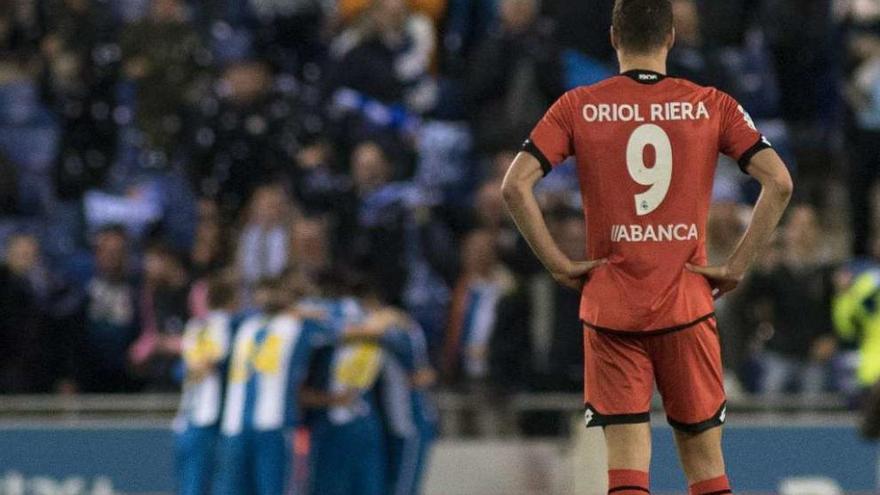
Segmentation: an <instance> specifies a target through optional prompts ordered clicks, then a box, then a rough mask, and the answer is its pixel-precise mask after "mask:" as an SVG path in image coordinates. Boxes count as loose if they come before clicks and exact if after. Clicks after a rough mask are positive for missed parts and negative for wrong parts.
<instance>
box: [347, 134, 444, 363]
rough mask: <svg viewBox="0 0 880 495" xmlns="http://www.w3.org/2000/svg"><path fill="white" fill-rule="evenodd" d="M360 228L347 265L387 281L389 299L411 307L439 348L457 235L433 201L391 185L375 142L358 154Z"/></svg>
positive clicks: (404, 185) (354, 170) (354, 161)
mask: <svg viewBox="0 0 880 495" xmlns="http://www.w3.org/2000/svg"><path fill="white" fill-rule="evenodd" d="M351 175H352V179H353V181H354V186H355V190H354V192H355V194H356V198H357V209H356V213H357V217H356V220H355V221H354V222H353V223H354V224H355V225H356V227H355V230H354V233H353V237H352V243H351V248H350V249H349V250H348V253H347V254H344V255H342V257H341V259H340V261H341V262H342V263H350V264H352V265H353V266H354V267H356V268H357V269H359V270H361V271H362V272H364V273H366V274H368V275H369V276H371V277H373V278H375V279H376V280H381V281H382V287H381V288H382V289H383V290H384V291H385V292H384V294H382V296H383V298H385V299H386V300H388V301H391V302H392V303H393V304H394V305H397V306H399V307H404V308H406V309H407V310H408V311H409V312H410V313H411V314H412V316H413V318H414V319H415V320H416V321H418V323H419V324H420V325H421V326H422V327H423V328H424V329H425V331H426V333H427V335H428V341H429V345H430V346H432V348H433V346H434V345H435V344H436V343H437V339H438V337H439V335H440V332H442V328H443V326H444V324H445V319H446V303H447V301H448V295H449V294H448V287H447V284H446V281H445V280H444V278H443V274H447V273H448V265H449V261H450V252H452V250H453V249H454V248H453V247H452V239H451V234H450V232H449V230H448V228H446V226H445V224H444V223H443V222H442V221H441V220H440V219H438V218H437V217H435V216H434V215H433V214H432V209H431V206H432V205H431V203H430V198H427V197H426V196H425V195H424V194H423V192H422V191H421V190H420V189H419V188H418V187H416V186H415V185H413V184H411V183H408V182H391V180H390V179H391V177H392V163H391V162H390V160H389V159H388V156H387V155H386V154H385V152H384V150H383V149H382V148H381V147H380V146H379V145H378V144H376V143H375V142H371V141H366V142H363V143H361V144H359V145H358V146H357V147H356V148H355V149H354V152H353V153H352V158H351Z"/></svg>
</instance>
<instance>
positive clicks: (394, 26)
mask: <svg viewBox="0 0 880 495" xmlns="http://www.w3.org/2000/svg"><path fill="white" fill-rule="evenodd" d="M435 37H436V34H435V31H434V27H433V25H432V24H431V21H430V20H428V19H427V18H426V17H425V16H423V15H420V14H417V13H415V12H413V11H411V10H410V9H409V7H408V6H407V2H406V1H405V0H373V2H372V4H371V5H370V8H369V9H368V10H367V11H366V12H365V13H364V14H363V15H362V16H361V17H360V18H359V19H358V20H357V21H356V22H355V23H354V25H353V26H352V27H350V28H349V29H346V30H345V31H343V33H342V34H340V35H339V37H337V38H336V39H335V40H334V41H333V44H332V46H331V50H332V51H331V55H332V59H333V65H334V67H333V69H332V74H331V76H330V77H331V79H330V81H329V84H330V86H331V87H332V88H347V89H351V90H355V91H357V92H359V93H362V94H364V95H367V96H369V97H371V98H374V99H376V100H379V101H380V102H382V103H386V104H393V103H402V104H405V105H406V106H407V107H408V108H409V109H410V110H412V111H414V112H417V113H422V112H425V111H428V110H430V109H432V108H433V106H434V103H435V101H436V97H437V95H436V86H435V84H434V81H433V79H432V78H431V77H429V69H430V64H431V60H432V57H433V56H434V50H435V46H436V39H435Z"/></svg>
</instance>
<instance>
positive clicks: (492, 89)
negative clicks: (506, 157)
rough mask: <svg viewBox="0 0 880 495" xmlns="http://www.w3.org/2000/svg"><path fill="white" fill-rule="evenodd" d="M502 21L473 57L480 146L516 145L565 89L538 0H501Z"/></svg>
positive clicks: (470, 78) (470, 81)
mask: <svg viewBox="0 0 880 495" xmlns="http://www.w3.org/2000/svg"><path fill="white" fill-rule="evenodd" d="M500 9H501V10H500V12H501V25H500V27H499V29H498V31H496V32H494V33H492V34H491V35H490V36H489V37H488V38H487V39H486V40H484V41H483V42H482V43H481V44H480V45H479V47H478V48H477V49H476V50H475V53H474V55H473V57H472V59H471V60H470V63H469V72H468V74H467V77H466V87H467V89H466V91H467V96H468V100H469V102H470V103H471V104H472V105H474V108H473V115H474V128H475V131H476V139H477V143H478V146H479V147H480V149H482V150H487V151H494V150H498V149H502V148H504V149H507V148H510V147H511V146H517V145H518V144H519V143H520V142H521V141H522V140H524V139H525V138H526V137H527V136H528V134H529V132H531V130H532V127H533V126H534V125H535V122H537V121H538V120H539V119H540V118H541V116H543V114H544V112H545V111H546V110H547V108H548V107H549V106H550V105H551V104H552V103H553V102H554V101H555V100H556V99H557V98H558V97H559V96H561V95H562V93H563V91H564V89H565V88H564V84H563V74H562V65H561V64H562V61H561V59H560V53H559V48H558V47H557V46H556V45H555V44H554V42H553V39H552V37H551V36H550V33H548V32H546V30H545V29H543V25H542V24H541V23H540V22H539V19H538V2H537V0H501V2H500Z"/></svg>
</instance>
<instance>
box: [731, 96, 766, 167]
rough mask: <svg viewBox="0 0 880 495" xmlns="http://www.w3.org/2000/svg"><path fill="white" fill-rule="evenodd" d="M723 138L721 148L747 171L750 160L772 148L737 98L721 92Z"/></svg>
mask: <svg viewBox="0 0 880 495" xmlns="http://www.w3.org/2000/svg"><path fill="white" fill-rule="evenodd" d="M721 95H722V97H721V111H722V120H721V138H720V147H719V148H720V150H721V152H722V153H724V154H725V155H727V156H729V157H730V158H732V159H734V160H736V162H737V163H738V164H739V168H740V169H741V170H742V171H743V172H746V167H748V165H749V162H750V161H751V160H752V157H753V156H755V154H756V153H758V152H759V151H761V150H764V149H767V148H770V147H771V146H770V141H768V140H767V138H765V137H764V136H763V135H762V134H761V133H760V132H759V131H758V128H757V127H756V126H755V121H754V120H752V117H751V116H750V115H749V113H748V112H746V110H745V109H744V108H743V106H742V105H740V104H739V103H738V102H737V101H736V100H734V99H733V98H732V97H730V96H729V95H727V94H724V93H721Z"/></svg>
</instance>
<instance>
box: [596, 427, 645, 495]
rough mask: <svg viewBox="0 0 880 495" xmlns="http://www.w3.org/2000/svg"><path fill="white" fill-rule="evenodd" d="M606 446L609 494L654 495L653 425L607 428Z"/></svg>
mask: <svg viewBox="0 0 880 495" xmlns="http://www.w3.org/2000/svg"><path fill="white" fill-rule="evenodd" d="M605 444H606V446H607V449H608V493H609V494H614V495H644V494H645V493H650V484H649V479H648V478H649V476H648V472H649V470H650V466H651V425H650V424H649V423H638V424H630V425H628V424H620V425H608V426H606V427H605Z"/></svg>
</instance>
